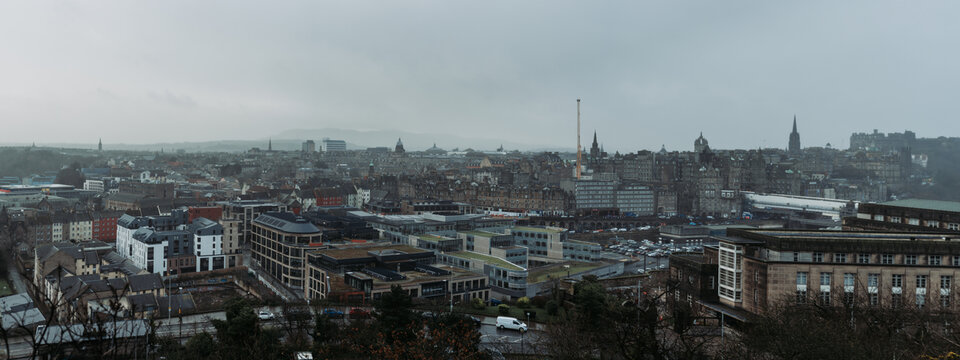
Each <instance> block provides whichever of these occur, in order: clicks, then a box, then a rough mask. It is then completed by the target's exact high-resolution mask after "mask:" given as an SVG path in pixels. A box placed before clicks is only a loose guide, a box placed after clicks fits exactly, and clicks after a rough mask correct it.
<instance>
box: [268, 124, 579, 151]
mask: <svg viewBox="0 0 960 360" xmlns="http://www.w3.org/2000/svg"><path fill="white" fill-rule="evenodd" d="M275 138H279V139H301V141H302V140H306V139H313V141H316V142H317V143H318V144H319V142H320V140H321V139H323V138H331V139H338V140H346V141H347V144H348V148H349V147H350V145H353V146H355V147H356V148H357V149H366V148H368V147H378V146H385V147H388V148H390V149H393V147H394V145H396V144H397V138H401V139H403V147H404V148H405V149H406V150H407V151H422V150H426V149H428V148H430V147H432V146H433V144H434V143H436V144H437V146H438V147H440V148H443V149H445V150H450V149H453V148H460V149H466V148H472V149H474V150H496V149H497V148H498V147H500V145H501V144H502V145H503V147H504V149H506V150H521V151H537V150H547V149H550V148H553V149H554V150H552V151H560V149H564V148H563V147H560V146H556V144H550V143H554V142H553V141H549V140H547V139H543V140H540V139H536V140H532V141H531V142H529V143H523V144H521V143H513V142H503V141H500V140H496V139H484V138H474V137H466V136H457V135H443V134H429V133H422V134H421V133H412V132H404V131H383V130H371V131H360V130H347V129H293V130H287V131H284V132H282V133H280V134H277V136H276V137H275ZM572 149H574V148H573V147H572V146H571V147H569V148H566V151H574V150H572Z"/></svg>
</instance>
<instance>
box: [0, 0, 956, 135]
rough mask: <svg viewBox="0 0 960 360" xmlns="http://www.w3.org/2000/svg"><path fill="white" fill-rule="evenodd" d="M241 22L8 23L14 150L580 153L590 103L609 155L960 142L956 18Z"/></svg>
mask: <svg viewBox="0 0 960 360" xmlns="http://www.w3.org/2000/svg"><path fill="white" fill-rule="evenodd" d="M222 5H223V4H216V3H203V4H197V3H162V4H137V5H132V4H125V3H120V2H105V3H98V4H87V3H79V2H61V3H56V4H43V3H32V2H31V3H5V4H2V5H0V10H2V11H0V13H2V14H4V15H0V20H3V21H0V22H2V23H3V24H4V25H5V29H6V30H7V31H4V32H3V33H2V35H0V39H2V40H3V41H4V43H5V44H8V45H9V51H8V52H7V53H8V54H9V56H6V57H4V59H2V60H0V76H2V77H3V78H4V79H6V80H7V81H5V82H4V84H2V85H0V113H3V114H4V126H5V128H6V130H7V131H4V132H3V134H0V142H2V143H31V142H39V143H45V142H46V143H86V142H91V141H94V140H95V139H98V138H101V137H102V138H104V139H106V141H107V142H108V143H140V144H143V143H162V142H180V141H212V140H254V139H261V138H265V137H269V136H271V135H272V134H277V133H282V132H284V131H288V130H292V129H323V128H338V129H358V130H380V131H391V130H397V131H405V132H413V133H420V132H430V133H436V134H439V135H460V136H476V137H479V138H485V139H491V140H494V141H497V140H499V141H503V142H505V143H510V142H513V143H520V144H529V145H530V146H531V148H557V147H563V148H573V147H574V146H575V144H576V143H575V141H576V137H575V135H576V133H575V121H576V105H575V99H576V98H578V97H580V98H582V99H583V106H582V113H583V127H582V128H583V131H584V133H591V132H592V131H594V130H596V131H597V133H598V134H599V136H600V137H601V139H602V141H603V144H604V146H605V149H606V150H608V151H609V152H614V151H621V152H629V151H635V150H638V149H649V150H656V149H659V148H660V146H661V145H666V147H667V148H668V149H685V148H687V147H689V146H690V144H691V142H692V139H694V138H695V137H696V134H697V133H699V132H701V131H702V132H703V133H704V136H705V137H706V138H708V139H709V140H710V141H711V144H712V145H714V146H715V147H717V148H744V149H751V148H758V147H764V148H767V147H769V148H786V147H787V141H788V134H789V132H790V127H791V121H792V119H793V116H794V115H796V116H797V119H798V126H799V133H800V134H801V139H802V144H803V146H805V147H806V146H824V145H825V144H827V143H831V144H832V145H833V146H834V147H841V148H842V147H844V146H846V145H847V144H848V136H849V134H850V133H853V132H869V131H871V130H872V129H880V131H882V132H902V131H903V130H905V129H909V130H912V131H914V132H916V133H917V134H918V136H921V137H935V136H939V135H942V134H945V135H948V136H949V135H954V136H956V135H958V134H951V131H950V129H943V127H942V126H941V125H940V124H943V123H948V122H949V121H950V116H951V115H952V114H955V113H957V111H958V110H960V108H958V105H956V104H955V102H954V101H952V99H951V98H950V96H949V94H952V93H954V92H955V90H956V85H955V84H957V83H960V81H956V80H960V79H958V78H957V77H958V75H957V73H956V72H953V71H950V64H949V61H948V59H951V58H953V55H954V54H953V53H952V50H951V49H949V48H948V47H944V46H942V44H944V43H949V40H950V39H949V34H951V33H955V31H956V30H958V29H956V27H957V25H956V24H954V23H952V22H951V21H950V18H949V16H948V14H952V13H955V11H951V10H956V9H955V7H956V6H957V5H956V4H953V3H949V2H933V3H924V5H923V6H911V5H908V4H902V3H896V2H879V3H877V2H869V3H866V2H864V3H854V2H851V3H843V4H835V3H821V4H804V5H803V6H800V5H799V4H797V5H793V4H764V5H763V6H749V7H748V6H737V3H725V4H722V5H721V4H712V5H711V4H707V5H677V4H592V5H591V7H588V8H583V7H581V6H578V5H577V4H575V3H549V4H546V3H524V4H514V3H509V4H508V3H486V4H483V5H472V6H467V7H463V6H458V5H452V4H446V3H436V2H423V3H418V4H412V5H409V4H379V5H376V6H372V5H357V4H321V3H309V2H303V3H288V4H272V5H271V7H269V8H265V7H263V6H260V5H259V4H257V3H252V2H249V3H248V2H241V3H231V6H230V7H229V10H230V11H222V10H223V9H224V8H225V7H224V6H222ZM951 8H953V9H951ZM505 10H509V11H505ZM917 23H923V24H924V26H914V25H915V24H917ZM173 24H176V26H170V25H173ZM825 84H829V86H826V85H825ZM36 124H45V126H48V127H49V128H50V129H51V130H53V131H43V132H40V131H37V128H36ZM677 125H682V129H683V130H682V131H677ZM138 129H143V130H138ZM944 130H946V131H944ZM744 133H749V134H750V136H743V134H744ZM499 141H498V142H499ZM354 142H356V143H362V142H361V141H354ZM437 142H438V143H443V141H442V139H438V140H437ZM385 146H389V144H385ZM453 146H455V145H453Z"/></svg>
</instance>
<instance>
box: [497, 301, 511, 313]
mask: <svg viewBox="0 0 960 360" xmlns="http://www.w3.org/2000/svg"><path fill="white" fill-rule="evenodd" d="M497 309H498V310H500V315H510V305H507V304H500V306H497Z"/></svg>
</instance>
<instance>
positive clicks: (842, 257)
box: [833, 253, 847, 263]
mask: <svg viewBox="0 0 960 360" xmlns="http://www.w3.org/2000/svg"><path fill="white" fill-rule="evenodd" d="M833 262H835V263H845V262H847V254H843V253H838V254H833Z"/></svg>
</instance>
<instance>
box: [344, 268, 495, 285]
mask: <svg viewBox="0 0 960 360" xmlns="http://www.w3.org/2000/svg"><path fill="white" fill-rule="evenodd" d="M432 266H433V267H436V268H438V269H442V270H447V271H449V272H450V273H451V274H450V275H430V274H427V273H425V272H420V271H403V272H400V274H403V276H406V277H407V278H406V279H403V280H394V281H384V280H380V279H377V278H374V277H372V276H369V275H367V274H363V273H361V272H359V271H354V272H352V274H353V275H354V276H356V275H364V276H367V277H368V278H370V279H373V286H374V287H376V288H378V289H379V288H384V287H386V288H389V287H390V286H393V285H407V284H416V283H423V282H434V281H443V280H450V279H451V277H452V278H453V279H461V278H466V277H482V278H485V277H486V276H484V275H483V274H478V273H475V272H472V271H467V270H464V269H459V268H455V267H452V266H447V265H432Z"/></svg>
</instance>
